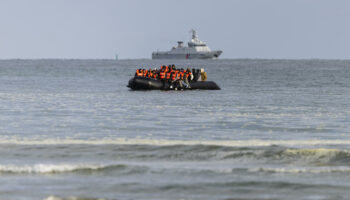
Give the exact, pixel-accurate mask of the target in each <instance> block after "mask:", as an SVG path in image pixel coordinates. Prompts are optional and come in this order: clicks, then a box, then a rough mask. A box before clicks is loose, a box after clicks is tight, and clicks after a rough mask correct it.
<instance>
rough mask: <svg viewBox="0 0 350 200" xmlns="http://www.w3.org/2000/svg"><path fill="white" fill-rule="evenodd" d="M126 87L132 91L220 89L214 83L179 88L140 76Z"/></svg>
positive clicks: (201, 82) (194, 83) (175, 85)
mask: <svg viewBox="0 0 350 200" xmlns="http://www.w3.org/2000/svg"><path fill="white" fill-rule="evenodd" d="M127 87H129V88H130V89H132V90H182V89H183V90H197V89H200V90H220V87H219V86H218V85H217V84H216V83H215V82H214V81H197V82H190V87H183V88H180V86H179V85H178V84H171V83H168V82H166V81H165V82H162V81H161V80H157V79H153V78H149V77H140V76H135V77H134V78H132V79H130V80H129V84H128V85H127Z"/></svg>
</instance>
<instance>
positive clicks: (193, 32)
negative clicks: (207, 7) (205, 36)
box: [191, 29, 198, 39]
mask: <svg viewBox="0 0 350 200" xmlns="http://www.w3.org/2000/svg"><path fill="white" fill-rule="evenodd" d="M191 32H192V39H196V38H197V37H198V36H197V33H196V31H195V30H194V29H191Z"/></svg>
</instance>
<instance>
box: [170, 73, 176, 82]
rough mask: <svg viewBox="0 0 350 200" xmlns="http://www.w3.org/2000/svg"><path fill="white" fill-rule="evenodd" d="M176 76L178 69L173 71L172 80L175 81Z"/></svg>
mask: <svg viewBox="0 0 350 200" xmlns="http://www.w3.org/2000/svg"><path fill="white" fill-rule="evenodd" d="M176 76H177V73H176V71H173V72H172V73H171V80H172V81H175V79H176Z"/></svg>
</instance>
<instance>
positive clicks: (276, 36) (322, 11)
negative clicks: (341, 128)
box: [0, 0, 350, 59]
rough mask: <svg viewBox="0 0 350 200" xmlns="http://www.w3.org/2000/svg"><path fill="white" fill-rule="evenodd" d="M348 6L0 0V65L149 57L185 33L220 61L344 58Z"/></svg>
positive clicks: (349, 53)
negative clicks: (219, 52) (0, 61)
mask: <svg viewBox="0 0 350 200" xmlns="http://www.w3.org/2000/svg"><path fill="white" fill-rule="evenodd" d="M349 20H350V1H348V0H215V1H214V0H171V1H170V0H1V1H0V59H17V58H21V59H37V58H77V59H106V58H107V59H114V58H115V55H116V54H118V56H119V58H120V59H140V58H151V54H152V51H156V50H164V51H165V50H170V48H171V47H172V46H176V42H177V41H179V40H182V41H184V42H186V43H187V42H188V41H189V40H190V38H191V33H190V30H191V29H195V30H197V33H198V36H199V38H200V39H201V40H202V41H204V42H206V43H207V44H208V46H209V47H210V48H211V49H212V50H222V51H223V54H222V56H221V58H233V59H236V58H263V59H264V58H266V59H270V58H272V59H310V58H311V59H350V23H349Z"/></svg>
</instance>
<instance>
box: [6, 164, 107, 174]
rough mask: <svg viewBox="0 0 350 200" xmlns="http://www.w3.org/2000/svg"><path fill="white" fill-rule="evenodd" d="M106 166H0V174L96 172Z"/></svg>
mask: <svg viewBox="0 0 350 200" xmlns="http://www.w3.org/2000/svg"><path fill="white" fill-rule="evenodd" d="M105 167H106V166H103V165H94V164H35V165H12V164H9V165H0V174H1V173H14V174H21V173H23V174H24V173H25V174H50V173H64V172H71V171H76V170H97V169H103V168H105Z"/></svg>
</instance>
